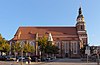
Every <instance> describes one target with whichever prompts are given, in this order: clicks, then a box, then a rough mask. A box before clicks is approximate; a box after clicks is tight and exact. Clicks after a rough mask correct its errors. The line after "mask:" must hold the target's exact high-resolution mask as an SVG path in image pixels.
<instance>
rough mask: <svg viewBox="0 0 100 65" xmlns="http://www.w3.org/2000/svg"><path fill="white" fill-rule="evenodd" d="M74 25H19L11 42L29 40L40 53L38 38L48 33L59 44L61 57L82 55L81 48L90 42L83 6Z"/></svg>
mask: <svg viewBox="0 0 100 65" xmlns="http://www.w3.org/2000/svg"><path fill="white" fill-rule="evenodd" d="M76 21H77V22H76V25H74V26H69V27H68V26H36V27H34V26H32V27H30V26H26V27H19V28H18V30H17V32H16V33H15V35H14V37H13V38H12V39H11V41H10V43H11V42H13V41H14V42H16V41H20V42H23V43H25V42H28V43H30V44H32V45H33V46H34V47H35V51H36V52H35V53H36V54H38V53H37V52H38V51H37V49H38V46H37V43H36V40H37V39H38V38H40V37H43V35H44V34H46V36H47V37H49V38H50V41H52V42H53V44H54V45H56V46H58V48H59V54H58V56H61V57H80V49H81V48H82V47H83V45H86V44H87V43H88V36H87V31H86V24H85V20H84V16H83V14H82V8H81V7H80V8H79V11H78V16H77V18H76Z"/></svg>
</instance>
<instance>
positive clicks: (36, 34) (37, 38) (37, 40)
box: [35, 33, 38, 62]
mask: <svg viewBox="0 0 100 65" xmlns="http://www.w3.org/2000/svg"><path fill="white" fill-rule="evenodd" d="M35 48H36V52H35V53H36V54H35V55H36V56H38V33H36V47H35ZM36 62H38V58H37V57H36Z"/></svg>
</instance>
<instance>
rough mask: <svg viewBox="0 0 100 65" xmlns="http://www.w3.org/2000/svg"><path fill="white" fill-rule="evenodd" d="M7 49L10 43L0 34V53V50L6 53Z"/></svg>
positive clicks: (8, 49)
mask: <svg viewBox="0 0 100 65" xmlns="http://www.w3.org/2000/svg"><path fill="white" fill-rule="evenodd" d="M9 51H10V45H9V44H8V42H7V41H6V40H5V39H4V38H3V37H2V35H1V34H0V52H1V54H2V52H5V53H8V52H9Z"/></svg>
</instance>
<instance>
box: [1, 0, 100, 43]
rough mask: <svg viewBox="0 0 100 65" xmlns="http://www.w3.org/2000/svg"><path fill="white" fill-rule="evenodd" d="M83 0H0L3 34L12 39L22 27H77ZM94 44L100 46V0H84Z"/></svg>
mask: <svg viewBox="0 0 100 65" xmlns="http://www.w3.org/2000/svg"><path fill="white" fill-rule="evenodd" d="M79 7H80V0H0V33H1V34H2V36H3V37H4V38H5V39H7V40H10V39H11V38H13V37H14V34H15V32H16V31H17V29H18V27H19V26H74V25H75V24H76V17H77V15H78V9H79ZM82 10H83V15H84V17H85V21H86V28H87V32H88V37H89V43H90V45H100V29H99V28H100V0H82Z"/></svg>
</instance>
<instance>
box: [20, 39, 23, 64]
mask: <svg viewBox="0 0 100 65" xmlns="http://www.w3.org/2000/svg"><path fill="white" fill-rule="evenodd" d="M20 45H21V65H23V45H24V42H23V41H21V43H20Z"/></svg>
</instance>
